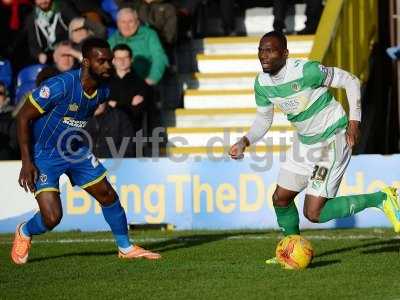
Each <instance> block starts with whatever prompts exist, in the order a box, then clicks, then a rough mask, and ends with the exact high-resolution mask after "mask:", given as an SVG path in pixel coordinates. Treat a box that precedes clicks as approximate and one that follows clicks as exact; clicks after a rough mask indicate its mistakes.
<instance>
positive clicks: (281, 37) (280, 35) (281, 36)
mask: <svg viewBox="0 0 400 300" xmlns="http://www.w3.org/2000/svg"><path fill="white" fill-rule="evenodd" d="M269 37H274V38H277V39H278V40H279V42H280V43H281V46H282V47H283V48H284V49H287V39H286V36H285V35H284V34H283V32H282V31H270V32H267V33H266V34H264V35H263V37H262V38H261V39H264V38H269Z"/></svg>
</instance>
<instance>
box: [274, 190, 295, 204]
mask: <svg viewBox="0 0 400 300" xmlns="http://www.w3.org/2000/svg"><path fill="white" fill-rule="evenodd" d="M291 201H293V199H288V198H284V197H281V196H280V195H279V192H278V190H275V192H274V194H273V195H272V203H273V204H274V206H278V207H286V206H288V205H289V204H290V202H291Z"/></svg>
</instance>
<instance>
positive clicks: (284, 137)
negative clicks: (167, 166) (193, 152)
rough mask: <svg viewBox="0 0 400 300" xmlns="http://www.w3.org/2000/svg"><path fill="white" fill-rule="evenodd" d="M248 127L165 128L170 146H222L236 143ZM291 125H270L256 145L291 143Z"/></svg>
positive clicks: (286, 144)
mask: <svg viewBox="0 0 400 300" xmlns="http://www.w3.org/2000/svg"><path fill="white" fill-rule="evenodd" d="M248 130H249V127H206V128H205V127H192V128H178V127H170V128H167V135H168V143H169V145H170V147H207V148H211V147H213V146H220V147H223V146H224V145H232V144H234V143H236V142H237V141H238V140H239V139H240V138H241V137H242V136H243V135H244V134H245V133H246V132H247V131H248ZM292 138H293V128H292V127H291V126H272V127H271V128H270V130H269V131H268V133H267V135H266V136H265V137H264V139H263V140H262V141H260V142H259V143H257V145H264V146H266V145H268V146H270V145H275V146H288V145H290V144H291V143H292Z"/></svg>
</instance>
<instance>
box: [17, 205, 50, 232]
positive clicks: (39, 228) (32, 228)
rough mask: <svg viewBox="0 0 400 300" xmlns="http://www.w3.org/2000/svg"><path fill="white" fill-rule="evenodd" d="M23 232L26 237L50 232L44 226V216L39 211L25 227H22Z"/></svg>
mask: <svg viewBox="0 0 400 300" xmlns="http://www.w3.org/2000/svg"><path fill="white" fill-rule="evenodd" d="M21 231H22V233H23V234H24V235H25V236H28V237H30V236H32V235H39V234H42V233H45V232H46V231H49V230H48V229H47V227H46V224H44V221H43V218H42V215H41V214H40V212H39V211H38V212H37V213H36V214H35V215H34V216H33V217H32V218H31V219H30V220H29V221H28V222H27V223H26V224H24V226H22V227H21Z"/></svg>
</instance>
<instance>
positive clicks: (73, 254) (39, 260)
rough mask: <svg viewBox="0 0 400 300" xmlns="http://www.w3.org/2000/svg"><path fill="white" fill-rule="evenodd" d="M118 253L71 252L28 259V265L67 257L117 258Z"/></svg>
mask: <svg viewBox="0 0 400 300" xmlns="http://www.w3.org/2000/svg"><path fill="white" fill-rule="evenodd" d="M117 254H118V252H117V251H116V250H115V251H104V252H98V251H97V252H95V251H93V252H87V251H86V252H73V253H64V254H58V255H51V256H43V257H37V258H30V259H29V263H35V262H42V261H46V260H52V259H58V258H67V257H80V256H82V257H90V256H96V257H99V256H117Z"/></svg>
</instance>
